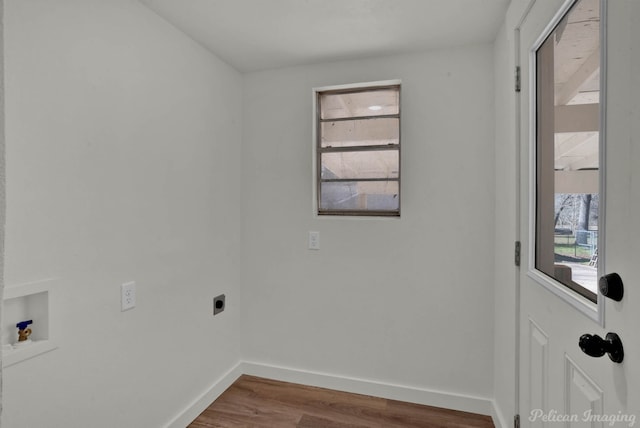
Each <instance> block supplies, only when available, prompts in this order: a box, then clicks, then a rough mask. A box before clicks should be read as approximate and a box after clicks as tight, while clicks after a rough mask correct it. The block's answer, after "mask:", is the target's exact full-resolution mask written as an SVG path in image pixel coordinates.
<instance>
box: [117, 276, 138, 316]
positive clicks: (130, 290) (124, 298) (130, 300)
mask: <svg viewBox="0 0 640 428" xmlns="http://www.w3.org/2000/svg"><path fill="white" fill-rule="evenodd" d="M120 291H121V309H120V310H121V311H122V312H124V311H128V310H129V309H133V308H135V307H136V283H135V282H133V281H132V282H127V283H124V284H122V286H121V289H120Z"/></svg>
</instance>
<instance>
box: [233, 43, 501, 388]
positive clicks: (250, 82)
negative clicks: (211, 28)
mask: <svg viewBox="0 0 640 428" xmlns="http://www.w3.org/2000/svg"><path fill="white" fill-rule="evenodd" d="M493 62H494V59H493V50H492V46H489V45H483V46H474V47H467V48H459V49H447V50H442V51H433V52H427V53H423V54H415V55H404V56H394V57H384V58H376V59H369V60H361V61H345V62H337V63H329V64H322V65H315V66H306V67H297V68H288V69H281V70H275V71H264V72H256V73H251V74H247V75H245V82H244V98H243V120H244V126H243V155H242V159H243V188H242V193H243V197H242V200H243V211H242V212H243V221H244V222H243V241H242V243H243V245H242V248H243V263H244V268H243V279H242V281H243V291H242V299H243V302H242V303H243V307H242V320H243V325H244V330H243V337H244V338H245V341H244V347H243V358H244V359H246V360H249V361H254V362H258V363H261V364H272V365H277V366H283V367H285V368H292V369H299V370H308V371H315V372H323V373H327V374H331V375H335V376H348V377H355V378H362V379H366V380H372V381H380V382H384V383H391V384H396V385H404V386H412V387H416V388H425V389H430V390H437V391H443V392H450V393H457V394H463V395H471V396H478V397H484V398H490V397H491V396H492V382H493V375H492V372H493V360H492V357H493V347H494V345H493V322H494V321H493V305H494V298H493V293H494V287H493V269H494V256H493V251H494V221H493V218H494V217H493V216H494V193H495V191H494V162H495V159H494V142H493V131H494V103H493V100H494V91H493ZM396 78H399V79H402V114H403V116H402V156H403V158H402V162H403V164H402V174H403V175H402V218H401V219H399V220H397V219H395V220H394V219H392V220H388V219H387V220H381V219H336V218H332V219H327V218H323V219H316V218H314V216H313V214H312V196H311V194H312V176H311V156H312V141H311V138H312V137H311V129H312V111H311V110H312V88H313V87H321V86H326V85H336V84H346V83H356V82H366V81H376V80H386V79H396ZM309 230H317V231H320V233H321V239H320V240H321V246H322V248H321V250H320V251H310V250H308V249H307V233H308V231H309ZM408 398H410V397H408Z"/></svg>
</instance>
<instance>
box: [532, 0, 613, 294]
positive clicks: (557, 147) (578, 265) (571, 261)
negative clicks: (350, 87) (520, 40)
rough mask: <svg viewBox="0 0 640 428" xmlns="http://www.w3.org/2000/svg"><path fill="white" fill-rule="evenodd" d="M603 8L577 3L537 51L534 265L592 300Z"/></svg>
mask: <svg viewBox="0 0 640 428" xmlns="http://www.w3.org/2000/svg"><path fill="white" fill-rule="evenodd" d="M599 10H600V7H599V1H598V0H579V1H576V2H575V3H574V5H573V6H572V7H571V9H570V10H569V11H568V13H567V14H566V15H565V16H564V17H563V18H562V19H561V20H560V22H559V24H558V25H557V26H556V28H555V29H554V30H553V31H552V32H551V33H550V34H549V36H548V37H547V38H546V40H545V41H544V42H543V43H542V44H541V45H540V47H539V48H538V49H537V50H536V53H535V55H536V128H535V129H536V168H535V174H536V229H535V233H536V241H535V245H536V248H535V266H536V269H537V270H539V271H541V272H543V273H545V274H546V275H548V276H550V277H551V278H553V279H555V280H556V281H558V282H560V283H562V284H563V285H565V286H566V287H568V288H570V289H571V290H573V291H575V292H576V293H578V294H580V295H582V296H583V297H586V298H587V299H589V300H591V301H593V302H596V300H597V276H598V241H602V236H601V235H602V230H599V229H600V228H599V227H598V226H599V224H601V216H602V204H601V200H602V194H601V192H602V189H600V171H601V163H602V157H601V154H600V147H601V144H602V143H601V140H602V138H603V136H602V133H601V123H600V117H601V112H600V102H601V99H602V98H603V93H604V91H603V89H604V88H601V87H600V81H601V79H600V74H601V72H600V71H601V70H600V63H601V54H600V51H601V41H600V37H601V31H600V15H599ZM599 235H600V236H599ZM600 256H602V254H600Z"/></svg>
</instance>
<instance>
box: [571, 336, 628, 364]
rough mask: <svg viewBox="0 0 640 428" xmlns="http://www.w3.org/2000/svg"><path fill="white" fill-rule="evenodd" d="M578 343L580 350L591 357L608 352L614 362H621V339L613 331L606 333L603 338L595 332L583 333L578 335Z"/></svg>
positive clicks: (622, 353) (622, 351) (622, 357)
mask: <svg viewBox="0 0 640 428" xmlns="http://www.w3.org/2000/svg"><path fill="white" fill-rule="evenodd" d="M578 345H579V346H580V349H582V352H584V353H585V354H587V355H590V356H592V357H602V356H603V355H604V354H609V358H610V359H611V361H613V362H614V363H621V362H622V360H623V359H624V349H623V348H622V341H621V340H620V337H619V336H618V335H617V334H615V333H607V336H606V338H604V339H603V338H601V337H600V336H598V335H597V334H593V335H592V334H583V335H582V336H580V340H579V341H578Z"/></svg>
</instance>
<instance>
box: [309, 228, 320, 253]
mask: <svg viewBox="0 0 640 428" xmlns="http://www.w3.org/2000/svg"><path fill="white" fill-rule="evenodd" d="M309 249H310V250H319V249H320V232H309Z"/></svg>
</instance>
